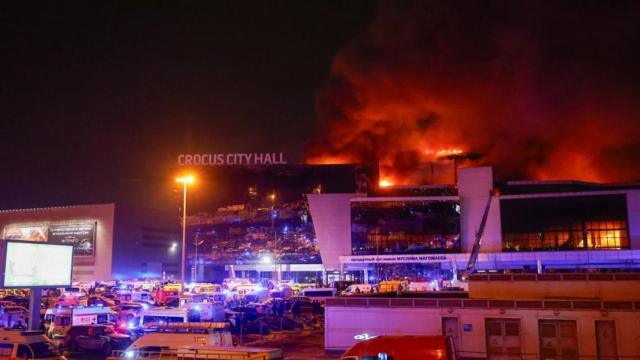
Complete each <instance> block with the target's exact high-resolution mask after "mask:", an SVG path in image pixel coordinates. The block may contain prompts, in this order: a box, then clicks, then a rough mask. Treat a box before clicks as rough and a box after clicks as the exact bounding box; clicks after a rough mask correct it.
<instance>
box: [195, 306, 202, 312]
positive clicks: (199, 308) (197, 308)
mask: <svg viewBox="0 0 640 360" xmlns="http://www.w3.org/2000/svg"><path fill="white" fill-rule="evenodd" d="M193 310H195V311H200V310H202V308H201V307H200V305H196V306H194V307H193Z"/></svg>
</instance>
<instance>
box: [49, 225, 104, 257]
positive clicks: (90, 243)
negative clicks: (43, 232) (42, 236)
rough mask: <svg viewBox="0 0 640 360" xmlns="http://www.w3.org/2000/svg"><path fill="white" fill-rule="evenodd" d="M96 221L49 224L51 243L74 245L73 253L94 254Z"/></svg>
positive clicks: (79, 254)
mask: <svg viewBox="0 0 640 360" xmlns="http://www.w3.org/2000/svg"><path fill="white" fill-rule="evenodd" d="M95 233H96V223H95V222H90V223H71V224H55V223H53V224H51V225H49V243H51V244H62V245H73V255H76V256H93V255H94V254H93V249H94V247H95V238H96V237H95Z"/></svg>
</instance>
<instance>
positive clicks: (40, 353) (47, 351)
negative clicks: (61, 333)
mask: <svg viewBox="0 0 640 360" xmlns="http://www.w3.org/2000/svg"><path fill="white" fill-rule="evenodd" d="M29 346H31V350H33V355H34V356H35V358H36V359H41V358H46V357H51V356H56V355H58V351H57V350H56V349H55V348H54V347H53V344H52V343H50V342H48V341H43V342H37V343H32V344H29Z"/></svg>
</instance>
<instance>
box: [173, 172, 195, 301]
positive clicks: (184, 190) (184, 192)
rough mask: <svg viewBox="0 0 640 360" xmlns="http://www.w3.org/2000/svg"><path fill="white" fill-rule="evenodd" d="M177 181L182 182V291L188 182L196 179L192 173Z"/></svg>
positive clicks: (184, 281)
mask: <svg viewBox="0 0 640 360" xmlns="http://www.w3.org/2000/svg"><path fill="white" fill-rule="evenodd" d="M176 181H177V182H179V183H182V260H181V262H180V265H181V267H180V281H182V291H184V285H185V283H186V279H185V276H184V268H185V266H186V265H187V184H191V183H193V182H194V181H195V178H194V177H193V176H191V175H189V176H183V177H179V178H176Z"/></svg>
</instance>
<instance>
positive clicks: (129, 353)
mask: <svg viewBox="0 0 640 360" xmlns="http://www.w3.org/2000/svg"><path fill="white" fill-rule="evenodd" d="M135 356H136V352H135V351H133V350H127V351H125V352H124V357H125V358H127V359H133V358H134V357H135Z"/></svg>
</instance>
